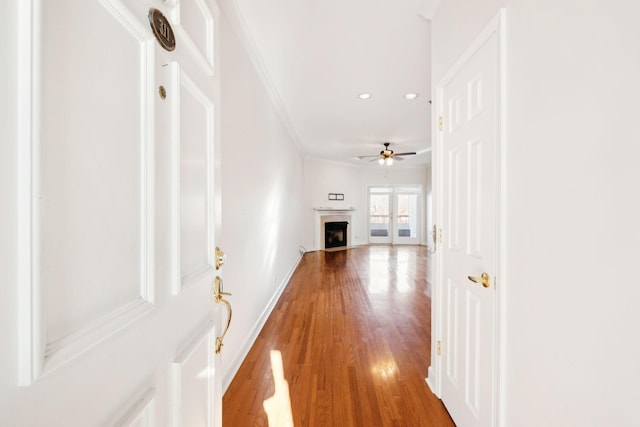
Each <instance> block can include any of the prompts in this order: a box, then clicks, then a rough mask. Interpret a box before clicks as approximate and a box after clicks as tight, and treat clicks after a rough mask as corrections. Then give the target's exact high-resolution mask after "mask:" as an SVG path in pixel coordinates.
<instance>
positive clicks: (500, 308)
mask: <svg viewBox="0 0 640 427" xmlns="http://www.w3.org/2000/svg"><path fill="white" fill-rule="evenodd" d="M494 35H495V37H496V41H497V43H498V49H497V57H496V62H497V74H498V75H497V83H496V87H497V91H498V93H497V97H496V101H497V106H496V108H497V111H496V154H495V155H496V159H495V161H496V168H497V171H496V189H495V190H496V213H497V218H496V229H495V233H496V234H495V236H494V238H495V243H496V266H495V269H494V271H495V272H496V277H495V292H494V304H495V311H494V312H495V315H494V319H493V329H494V334H495V340H494V344H493V345H494V348H493V352H492V354H493V355H494V359H493V361H492V364H493V372H494V375H493V380H492V382H493V385H492V388H493V408H492V420H493V423H492V425H493V426H500V425H502V424H503V423H504V419H505V418H504V416H503V411H504V404H503V400H504V396H503V393H502V392H501V391H502V390H503V389H504V376H503V375H501V372H500V367H501V366H502V365H503V364H504V354H505V352H504V348H505V342H506V340H505V337H506V325H505V324H504V321H503V319H505V314H506V305H505V304H506V301H505V297H504V294H505V291H504V288H505V281H504V280H503V278H504V277H506V275H505V272H506V262H504V256H505V253H506V250H505V241H506V240H505V236H506V228H505V220H504V219H505V218H506V203H505V191H504V189H505V185H506V120H505V115H506V90H505V88H506V86H505V83H506V82H505V71H506V61H505V54H506V43H505V9H504V8H502V9H500V10H499V11H498V14H497V15H496V16H495V17H494V18H493V19H492V20H491V21H490V22H489V23H488V24H487V25H486V26H485V28H484V29H483V30H482V31H481V32H480V33H479V34H478V35H477V36H476V37H475V39H474V40H473V42H472V43H471V44H470V45H469V46H468V47H467V48H466V49H465V50H464V52H463V53H462V54H461V55H460V56H459V57H458V59H457V60H456V61H455V63H454V64H453V65H452V66H451V67H450V68H449V70H448V71H447V72H446V74H445V75H444V77H443V78H442V79H441V80H440V81H439V82H438V84H437V85H436V87H435V90H434V93H435V101H436V102H435V105H436V106H437V107H436V109H434V113H433V114H434V117H433V121H432V123H439V117H440V116H442V115H443V113H444V103H443V91H444V88H445V87H446V86H447V85H448V84H449V83H450V81H451V80H452V79H453V78H454V77H455V75H456V74H457V73H458V71H459V70H460V69H461V68H462V67H463V66H464V65H465V64H466V63H467V62H468V60H469V59H470V58H471V57H472V56H473V55H474V54H475V53H476V52H477V51H478V50H479V49H480V48H481V47H482V45H483V44H484V43H485V42H486V41H487V40H488V39H489V38H491V37H492V36H494ZM433 133H434V135H433V141H435V142H436V143H435V144H434V147H433V172H432V175H433V198H434V207H435V209H434V224H435V227H436V228H437V227H439V225H440V224H442V221H443V218H444V216H443V215H444V210H443V206H442V200H443V194H444V191H445V189H444V188H443V176H444V175H443V169H444V163H443V162H444V160H443V158H442V143H443V140H442V138H443V136H442V135H443V134H442V132H440V130H439V125H437V126H435V127H434V129H433ZM445 233H446V230H445ZM446 238H447V236H446V234H444V236H443V233H442V230H441V229H438V235H437V242H434V245H435V248H436V250H435V253H434V255H433V257H434V260H433V261H434V262H433V267H434V276H433V277H434V287H433V296H432V314H431V317H432V319H431V321H432V331H431V366H429V369H428V377H427V379H426V381H427V384H428V385H429V387H430V388H431V390H432V391H433V392H434V393H435V394H436V396H438V397H441V396H442V377H443V372H442V358H441V357H440V356H439V354H438V353H439V351H438V343H439V342H440V341H441V340H442V339H443V337H444V331H443V329H442V328H443V323H444V322H443V320H444V318H443V316H444V310H443V308H444V286H443V279H442V266H443V259H442V251H440V250H439V249H440V246H441V243H442V240H443V239H446Z"/></svg>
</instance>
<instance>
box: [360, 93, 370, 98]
mask: <svg viewBox="0 0 640 427" xmlns="http://www.w3.org/2000/svg"><path fill="white" fill-rule="evenodd" d="M358 98H360V99H369V98H371V94H370V93H366V92H365V93H361V94H360V95H358Z"/></svg>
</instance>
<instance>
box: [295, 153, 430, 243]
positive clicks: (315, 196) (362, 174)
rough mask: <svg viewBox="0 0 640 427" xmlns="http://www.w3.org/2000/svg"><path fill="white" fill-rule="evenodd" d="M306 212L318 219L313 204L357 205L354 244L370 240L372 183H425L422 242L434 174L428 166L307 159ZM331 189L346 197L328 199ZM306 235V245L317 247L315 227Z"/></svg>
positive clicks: (316, 205) (355, 206)
mask: <svg viewBox="0 0 640 427" xmlns="http://www.w3.org/2000/svg"><path fill="white" fill-rule="evenodd" d="M304 164H305V189H306V199H305V203H306V204H307V208H306V212H307V218H308V220H309V221H314V214H313V208H317V207H334V208H343V207H344V208H349V207H354V208H356V211H355V213H354V216H355V223H356V224H354V225H355V227H354V228H355V230H352V233H354V234H353V235H352V239H353V243H354V245H364V244H367V243H368V236H367V191H368V187H370V186H385V185H421V186H422V188H423V198H422V210H423V217H422V218H423V221H422V226H421V239H420V241H421V243H425V242H426V241H425V237H424V234H425V230H426V226H425V225H424V224H425V221H426V220H425V215H426V200H427V198H426V189H430V188H431V185H430V182H431V176H430V174H428V173H427V170H428V168H427V167H414V168H408V167H405V168H402V167H394V166H391V167H388V166H379V165H377V164H376V165H374V166H372V167H359V166H350V165H347V164H340V163H335V162H329V161H325V160H318V159H309V158H308V159H305V163H304ZM328 193H344V199H345V200H344V201H334V200H331V201H329V200H328ZM310 233H311V234H308V235H307V238H306V239H305V242H306V243H305V247H306V248H312V247H313V234H312V233H313V230H311V231H310Z"/></svg>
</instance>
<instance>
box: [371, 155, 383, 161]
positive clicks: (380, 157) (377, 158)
mask: <svg viewBox="0 0 640 427" xmlns="http://www.w3.org/2000/svg"><path fill="white" fill-rule="evenodd" d="M383 158H384V157H382V156H376V158H375V159H373V160H369V163H371V162H377V161H378V160H379V159H383Z"/></svg>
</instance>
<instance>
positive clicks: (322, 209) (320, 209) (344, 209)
mask: <svg viewBox="0 0 640 427" xmlns="http://www.w3.org/2000/svg"><path fill="white" fill-rule="evenodd" d="M313 210H314V211H316V212H352V211H355V210H356V208H353V207H352V208H323V207H320V208H313Z"/></svg>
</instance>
